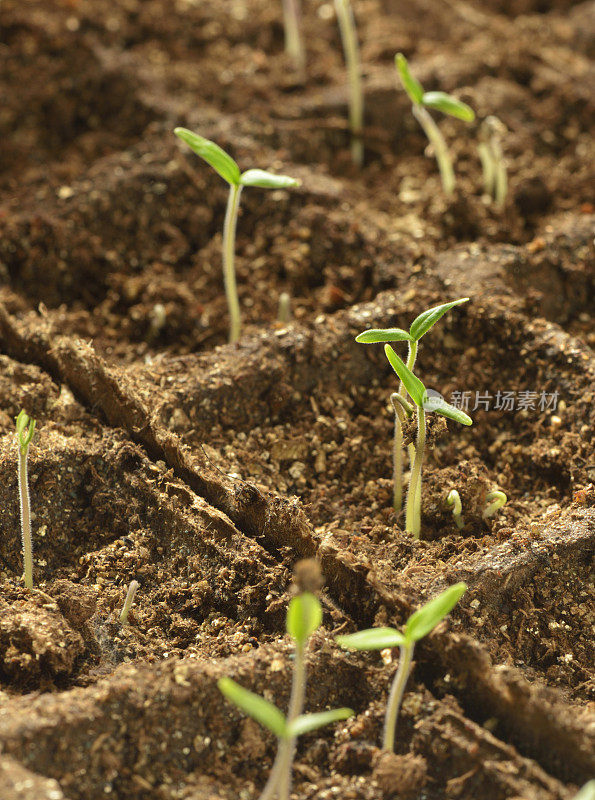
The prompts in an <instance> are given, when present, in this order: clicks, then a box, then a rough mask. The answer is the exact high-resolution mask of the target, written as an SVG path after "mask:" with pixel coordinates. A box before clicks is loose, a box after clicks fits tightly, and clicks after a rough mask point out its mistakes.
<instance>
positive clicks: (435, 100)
mask: <svg viewBox="0 0 595 800" xmlns="http://www.w3.org/2000/svg"><path fill="white" fill-rule="evenodd" d="M421 103H422V105H424V106H426V108H434V109H435V110H436V111H442V113H443V114H449V115H450V116H451V117H456V118H457V119H462V120H463V122H473V120H474V119H475V111H473V109H472V108H471V106H468V105H467V103H463V101H462V100H457V98H456V97H453V96H452V95H450V94H446V92H424V94H423V97H422V99H421Z"/></svg>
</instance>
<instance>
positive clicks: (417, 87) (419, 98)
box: [395, 53, 475, 196]
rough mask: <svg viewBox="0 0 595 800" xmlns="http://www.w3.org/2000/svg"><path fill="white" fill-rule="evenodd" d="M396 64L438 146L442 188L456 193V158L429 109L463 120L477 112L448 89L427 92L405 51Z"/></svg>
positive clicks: (417, 113)
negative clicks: (453, 159)
mask: <svg viewBox="0 0 595 800" xmlns="http://www.w3.org/2000/svg"><path fill="white" fill-rule="evenodd" d="M395 65H396V67H397V71H398V73H399V77H400V78H401V83H402V84H403V88H404V89H405V91H406V92H407V94H408V95H409V98H410V100H411V102H412V103H413V109H412V110H413V116H414V117H415V119H416V120H417V121H418V122H419V124H420V125H421V127H422V128H423V131H424V133H425V134H426V136H427V137H428V139H429V141H430V144H431V145H432V147H433V148H434V154H435V156H436V161H437V162H438V168H439V170H440V177H441V178H442V188H443V189H444V193H445V194H446V195H449V196H450V195H452V193H453V192H454V188H455V173H454V169H453V166H452V158H451V157H450V153H449V151H448V146H447V144H446V141H445V140H444V137H443V136H442V133H441V132H440V128H439V127H438V126H437V125H436V123H435V122H434V120H433V119H432V117H431V115H430V113H429V111H428V109H429V108H430V109H434V110H435V111H441V112H442V113H443V114H448V115H449V116H451V117H456V118H457V119H460V120H463V122H473V120H474V119H475V112H474V111H473V109H472V108H471V107H470V106H468V105H467V104H466V103H463V102H461V100H457V98H456V97H453V96H452V95H450V94H446V92H424V89H423V86H422V85H421V83H420V82H419V81H418V80H416V79H415V78H414V77H413V75H412V74H411V72H410V71H409V64H408V63H407V59H406V58H405V56H404V55H403V54H402V53H397V55H396V56H395Z"/></svg>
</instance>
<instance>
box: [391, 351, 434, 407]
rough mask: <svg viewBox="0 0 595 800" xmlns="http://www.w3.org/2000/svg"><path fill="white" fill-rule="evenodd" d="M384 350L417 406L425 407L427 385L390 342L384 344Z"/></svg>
mask: <svg viewBox="0 0 595 800" xmlns="http://www.w3.org/2000/svg"><path fill="white" fill-rule="evenodd" d="M384 352H385V353H386V357H387V358H388V360H389V361H390V365H391V367H392V368H393V369H394V371H395V372H396V373H397V375H398V376H399V378H400V379H401V380H402V381H403V386H404V387H405V389H407V391H408V392H409V395H410V397H411V399H412V400H413V402H414V403H415V405H416V406H419V408H423V401H424V396H425V394H426V387H425V386H424V385H423V383H422V382H421V381H420V379H419V378H418V377H417V376H416V375H414V374H413V372H411V370H410V369H409V367H407V366H406V364H405V363H404V362H403V360H402V359H401V358H399V356H398V355H397V354H396V353H395V351H394V350H393V349H392V347H391V346H390V344H385V345H384Z"/></svg>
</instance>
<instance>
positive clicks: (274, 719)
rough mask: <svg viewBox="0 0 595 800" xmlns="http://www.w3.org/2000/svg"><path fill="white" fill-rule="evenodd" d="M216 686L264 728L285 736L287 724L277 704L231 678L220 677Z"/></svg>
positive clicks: (282, 737)
mask: <svg viewBox="0 0 595 800" xmlns="http://www.w3.org/2000/svg"><path fill="white" fill-rule="evenodd" d="M217 686H218V687H219V691H220V692H221V694H223V695H225V697H227V699H228V700H231V702H232V703H233V704H234V705H236V706H237V707H238V708H241V710H242V711H245V712H246V714H248V716H250V717H252V719H255V720H256V721H257V722H260V724H261V725H263V726H264V727H265V728H268V729H269V730H270V731H272V732H273V733H274V734H275V735H276V736H278V737H279V738H280V739H284V738H286V736H287V725H286V724H285V717H284V716H283V714H282V713H281V712H280V711H279V709H278V708H277V706H275V705H273V704H272V703H269V701H268V700H265V699H264V697H261V696H260V695H258V694H254V692H250V691H249V690H248V689H244V687H243V686H240V684H239V683H236V682H235V681H234V680H232V679H231V678H221V679H220V680H219V681H217Z"/></svg>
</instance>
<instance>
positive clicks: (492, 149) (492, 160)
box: [477, 116, 508, 208]
mask: <svg viewBox="0 0 595 800" xmlns="http://www.w3.org/2000/svg"><path fill="white" fill-rule="evenodd" d="M505 132H506V128H505V126H504V124H503V123H502V122H501V121H500V120H499V119H498V117H494V116H490V117H486V118H485V119H484V121H483V122H482V123H481V126H480V128H479V138H480V142H479V144H478V145H477V150H478V152H479V157H480V159H481V166H482V169H483V185H484V189H485V192H486V194H488V195H489V196H490V197H491V198H492V200H493V201H494V203H495V204H496V206H497V207H498V208H503V207H504V203H505V202H506V195H507V194H508V177H507V174H506V164H505V162H504V154H503V153H502V143H501V142H502V136H503V135H504V133H505Z"/></svg>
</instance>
